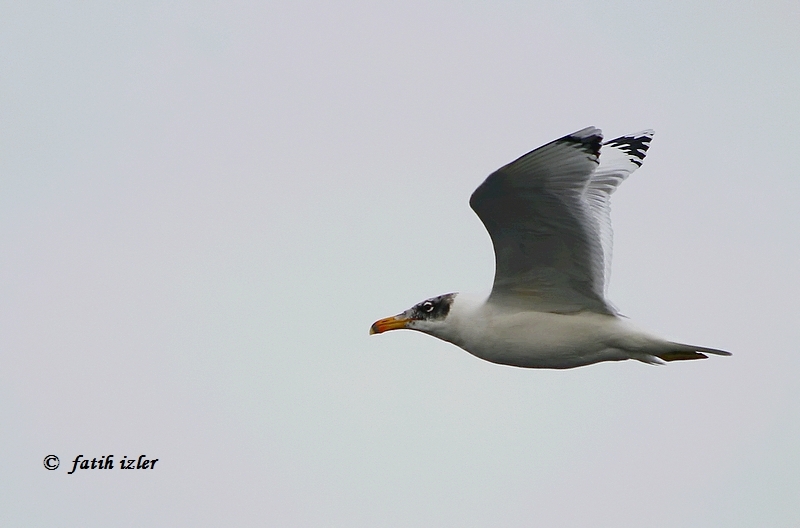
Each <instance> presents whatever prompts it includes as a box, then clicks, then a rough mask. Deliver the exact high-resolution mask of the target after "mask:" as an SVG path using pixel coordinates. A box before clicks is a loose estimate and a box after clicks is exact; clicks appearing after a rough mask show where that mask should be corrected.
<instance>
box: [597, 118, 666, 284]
mask: <svg viewBox="0 0 800 528" xmlns="http://www.w3.org/2000/svg"><path fill="white" fill-rule="evenodd" d="M651 139H653V131H652V130H643V131H641V132H637V133H635V134H628V135H627V136H622V137H618V138H616V139H612V140H610V141H606V142H605V143H603V147H602V150H601V153H600V166H598V167H597V168H596V169H595V171H594V172H593V173H592V177H591V179H590V180H589V186H588V187H587V188H586V199H587V201H588V202H589V207H590V210H591V212H592V215H593V216H594V218H595V221H596V223H597V227H598V230H599V233H600V243H601V245H602V246H603V267H604V269H603V283H604V284H605V286H604V290H603V291H604V293H605V292H606V291H608V283H609V280H610V278H611V249H612V245H613V230H612V229H611V206H610V205H609V203H610V198H611V195H612V194H613V193H614V191H616V190H617V187H619V184H620V183H622V182H623V181H625V178H627V177H628V176H629V175H630V174H631V173H632V172H633V171H635V170H636V169H638V168H639V167H641V165H642V161H643V160H644V156H645V154H646V153H647V149H648V148H649V147H650V140H651Z"/></svg>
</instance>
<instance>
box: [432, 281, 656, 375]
mask: <svg viewBox="0 0 800 528" xmlns="http://www.w3.org/2000/svg"><path fill="white" fill-rule="evenodd" d="M447 321H448V323H447V324H435V323H433V324H429V325H420V326H419V328H418V329H420V330H422V331H424V332H425V333H427V334H430V335H432V336H435V337H438V338H439V339H442V340H444V341H448V342H450V343H453V344H454V345H457V346H459V347H461V348H463V349H464V350H466V351H467V352H469V353H470V354H472V355H474V356H477V357H479V358H481V359H485V360H486V361H491V362H492V363H500V364H503V365H512V366H515V367H528V368H556V369H564V368H572V367H580V366H583V365H590V364H592V363H598V362H600V361H619V360H623V359H639V360H641V361H645V362H648V363H659V362H660V360H659V359H658V358H657V356H654V355H653V354H652V353H648V352H647V350H648V349H653V348H665V345H668V342H666V341H664V340H661V339H658V338H656V337H653V336H650V335H648V334H645V333H644V332H641V331H639V330H638V329H636V328H635V327H634V326H633V325H632V324H630V323H629V322H628V321H626V320H625V319H622V318H620V317H617V316H615V315H607V314H599V313H593V312H588V311H585V312H577V313H574V314H560V313H552V312H537V311H517V310H513V309H509V308H508V307H506V306H503V305H499V304H495V303H492V302H486V301H479V302H475V300H474V298H471V297H462V295H461V294H459V295H457V296H456V297H455V298H454V299H453V304H452V306H451V308H450V313H449V314H448V316H447Z"/></svg>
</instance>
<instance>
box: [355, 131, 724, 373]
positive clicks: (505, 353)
mask: <svg viewBox="0 0 800 528" xmlns="http://www.w3.org/2000/svg"><path fill="white" fill-rule="evenodd" d="M652 136H653V131H652V130H645V131H642V132H638V133H636V134H630V135H627V136H622V137H619V138H616V139H613V140H611V141H607V142H606V143H603V142H602V133H601V132H600V130H598V129H596V128H594V127H588V128H585V129H583V130H579V131H578V132H575V133H573V134H569V135H567V136H564V137H562V138H560V139H557V140H555V141H552V142H550V143H548V144H546V145H544V146H542V147H539V148H538V149H535V150H533V151H531V152H529V153H528V154H525V155H524V156H522V157H520V158H519V159H517V160H515V161H513V162H511V163H509V164H508V165H506V166H504V167H501V168H500V169H498V170H497V171H495V172H494V173H492V174H491V175H489V177H488V178H486V180H485V181H484V182H483V183H482V184H481V185H480V186H479V187H478V189H476V190H475V192H474V193H473V194H472V198H471V199H470V205H471V206H472V209H473V210H474V211H475V213H476V214H477V215H478V216H479V217H480V219H481V221H482V222H483V224H484V226H486V229H487V231H488V232H489V235H490V236H491V238H492V244H493V246H494V252H495V278H494V285H493V287H492V291H491V293H490V294H489V295H488V296H483V297H477V298H476V297H474V296H465V295H462V294H458V293H450V294H446V295H440V296H438V297H434V298H431V299H428V300H426V301H423V302H421V303H419V304H417V305H415V306H413V307H411V308H410V309H408V310H406V311H405V312H403V313H402V314H399V315H397V316H394V317H387V318H385V319H381V320H379V321H376V322H375V323H374V324H373V325H372V328H371V329H370V333H382V332H385V331H387V330H395V329H401V328H408V329H411V330H417V331H420V332H424V333H426V334H430V335H432V336H434V337H438V338H439V339H442V340H444V341H448V342H450V343H453V344H455V345H457V346H459V347H461V348H463V349H464V350H466V351H468V352H469V353H471V354H473V355H475V356H477V357H479V358H481V359H485V360H487V361H491V362H493V363H500V364H504V365H512V366H516V367H528V368H555V369H565V368H573V367H579V366H583V365H590V364H592V363H598V362H600V361H620V360H624V359H636V360H638V361H642V362H645V363H652V364H659V363H664V362H665V361H675V360H686V359H704V358H706V357H707V356H706V355H705V353H710V354H717V355H730V353H729V352H725V351H723V350H717V349H713V348H705V347H698V346H694V345H685V344H681V343H675V342H671V341H667V340H664V339H661V338H658V337H655V336H652V335H649V334H647V333H645V332H642V331H641V330H638V329H636V328H635V327H633V326H632V325H631V324H630V323H629V322H628V321H626V320H624V319H622V318H621V317H619V315H618V313H617V311H616V309H615V308H614V307H613V306H612V305H611V303H610V302H609V301H608V300H607V299H606V298H605V292H606V289H607V286H608V279H609V274H610V271H611V242H612V240H611V239H612V231H611V216H610V206H609V201H610V197H611V194H612V193H613V192H614V191H615V190H616V189H617V187H618V186H619V184H620V183H622V181H624V180H625V179H626V178H627V177H628V176H629V175H630V174H631V173H632V172H633V171H635V170H636V169H637V168H638V167H639V166H640V165H641V164H642V161H643V160H644V157H645V153H646V152H647V149H648V148H649V145H650V139H651V138H652ZM601 152H602V157H601Z"/></svg>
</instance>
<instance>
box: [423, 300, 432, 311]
mask: <svg viewBox="0 0 800 528" xmlns="http://www.w3.org/2000/svg"><path fill="white" fill-rule="evenodd" d="M433 308H434V306H433V303H432V302H430V301H425V302H424V303H422V310H423V311H424V312H425V313H431V312H432V311H433Z"/></svg>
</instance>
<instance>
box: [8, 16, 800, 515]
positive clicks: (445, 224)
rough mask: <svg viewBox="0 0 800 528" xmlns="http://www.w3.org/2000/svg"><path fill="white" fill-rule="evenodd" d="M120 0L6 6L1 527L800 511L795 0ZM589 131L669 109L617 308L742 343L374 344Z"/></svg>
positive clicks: (477, 271) (621, 246)
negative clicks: (616, 350) (499, 190)
mask: <svg viewBox="0 0 800 528" xmlns="http://www.w3.org/2000/svg"><path fill="white" fill-rule="evenodd" d="M132 4H134V5H125V3H115V5H109V4H108V3H105V2H102V3H101V2H98V3H80V4H72V5H71V6H67V5H65V4H64V3H60V2H54V3H49V4H45V3H35V2H4V3H3V4H2V16H0V39H2V41H0V71H2V75H0V123H1V124H2V126H0V133H1V134H2V138H0V202H1V203H0V245H2V247H3V251H2V252H1V253H0V423H2V424H3V426H2V428H0V449H1V450H2V453H3V454H4V457H3V469H2V472H0V474H2V478H0V524H2V525H3V526H22V525H24V526H145V525H151V526H158V525H160V526H174V525H223V524H225V525H231V526H233V525H236V526H264V525H273V526H365V527H372V526H398V527H402V526H432V527H434V526H436V527H440V526H458V527H464V526H490V525H494V526H553V527H561V526H563V527H570V526H603V527H605V526H609V527H612V526H613V527H628V526H630V527H641V526H649V527H694V526H729V527H744V526H796V525H798V524H800V506H798V503H797V497H798V496H800V450H799V449H798V447H797V446H798V445H800V398H798V389H797V382H796V379H795V378H796V373H797V372H798V369H800V354H798V350H797V343H798V342H800V324H798V322H797V321H798V318H800V308H798V303H797V298H798V296H800V275H799V274H798V266H799V265H800V234H799V233H800V223H799V222H798V212H797V204H796V201H797V196H798V195H799V194H800V178H799V177H798V169H797V159H796V158H797V150H798V147H797V130H796V128H797V126H798V125H797V124H798V122H800V97H799V96H798V93H800V54H798V49H800V8H798V4H797V3H796V2H790V1H785V2H779V1H774V2H762V3H758V4H757V5H756V4H755V3H752V2H733V3H732V2H702V3H700V4H699V5H698V3H697V2H669V3H660V5H654V4H655V3H649V2H602V3H597V2H582V1H571V2H562V1H559V2H535V3H533V2H468V3H465V2H406V3H404V4H403V5H402V6H400V5H395V6H389V5H376V4H375V3H371V2H364V3H358V2H336V3H329V2H305V3H301V2H285V3H278V2H274V3H267V5H263V4H264V3H262V2H253V3H250V4H246V3H231V2H219V3H214V2H191V3H189V2H184V3H178V2H174V3H170V4H169V5H164V4H166V3H147V2H134V3H132ZM589 125H595V126H598V127H601V128H602V129H603V130H604V131H605V132H606V134H607V137H614V136H615V135H621V134H624V133H629V132H634V131H638V130H641V129H643V128H650V127H652V128H654V129H655V130H656V135H655V138H654V140H653V143H652V147H651V149H650V152H649V153H648V157H647V160H646V162H645V164H644V166H643V167H642V168H641V169H640V170H639V171H638V172H637V173H635V174H634V175H633V176H632V177H631V178H630V179H629V180H628V181H627V182H626V183H625V184H624V185H623V186H622V187H621V189H620V190H619V192H618V193H617V194H615V196H614V200H613V207H614V214H613V219H614V227H615V257H614V269H613V274H612V284H611V292H610V293H611V299H612V301H613V302H614V303H615V304H616V305H617V306H618V308H619V309H620V310H621V311H622V312H623V313H625V314H626V315H628V316H630V317H631V319H632V320H633V321H635V322H636V323H638V324H640V325H641V326H643V327H645V328H648V329H651V330H653V331H655V332H657V333H659V334H661V335H664V336H665V337H668V338H672V339H676V340H680V341H684V342H690V343H696V344H699V345H705V346H712V347H718V348H723V349H727V350H730V351H732V352H733V353H734V356H733V357H732V358H712V359H709V360H707V361H702V362H686V363H684V364H671V365H668V366H665V367H651V366H647V365H643V364H639V363H635V362H626V363H617V364H601V365H595V366H591V367H584V368H580V369H576V370H571V371H564V372H555V371H536V370H523V369H514V368H510V367H503V366H498V365H493V364H490V363H486V362H483V361H480V360H478V359H476V358H474V357H472V356H470V355H469V354H467V353H466V352H463V351H461V350H459V349H457V348H456V347H454V346H452V345H449V344H447V343H444V342H440V341H438V340H435V339H433V338H430V337H428V336H425V335H422V334H416V333H413V332H392V333H390V334H386V335H381V336H372V337H369V336H368V329H369V326H370V324H371V323H372V322H373V321H374V320H376V319H378V318H380V317H384V316H387V315H392V314H395V313H397V312H399V311H401V310H403V309H405V308H407V307H409V306H410V305H411V304H413V303H415V302H418V301H420V300H422V299H424V298H426V297H429V296H433V295H437V294H441V293H445V292H450V291H472V290H481V289H485V288H487V287H488V286H489V285H490V284H491V280H492V274H493V257H492V250H491V242H490V240H489V237H488V235H487V234H486V232H485V231H484V229H483V227H482V225H481V223H480V221H479V220H478V218H477V217H476V216H475V215H474V213H473V212H472V211H471V210H470V209H469V206H468V204H467V201H468V198H469V195H470V194H471V192H472V190H473V189H474V188H475V187H476V186H477V185H479V184H480V183H481V181H482V180H483V179H484V178H485V177H486V176H487V175H488V174H489V173H490V172H492V171H493V170H494V169H496V168H498V167H499V166H501V165H503V164H505V163H507V162H509V161H511V160H512V159H515V158H516V157H518V156H519V155H521V154H523V153H525V152H527V151H528V150H530V149H532V148H535V147H537V146H539V145H541V144H542V143H545V142H547V141H550V140H552V139H555V138H557V137H560V136H562V135H564V134H567V133H569V132H572V131H575V130H578V129H580V128H583V127H585V126H589ZM48 454H55V455H58V456H59V457H60V459H61V467H60V468H59V469H58V470H56V471H47V470H45V469H44V468H43V467H42V459H43V458H44V456H45V455H48ZM78 454H82V455H84V456H85V457H89V458H91V457H99V456H102V455H108V454H113V455H115V458H116V460H119V459H120V458H121V457H122V456H123V455H126V456H128V457H131V456H133V457H138V456H139V455H141V454H144V455H146V456H147V457H148V458H158V459H159V462H158V464H159V465H158V466H157V467H156V468H155V469H153V470H137V471H130V472H123V471H120V470H119V469H115V470H113V471H111V470H104V471H101V470H79V471H78V472H76V473H75V474H72V475H68V474H67V472H68V471H69V470H70V469H71V466H72V464H71V460H72V459H73V458H74V457H75V456H76V455H78Z"/></svg>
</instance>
